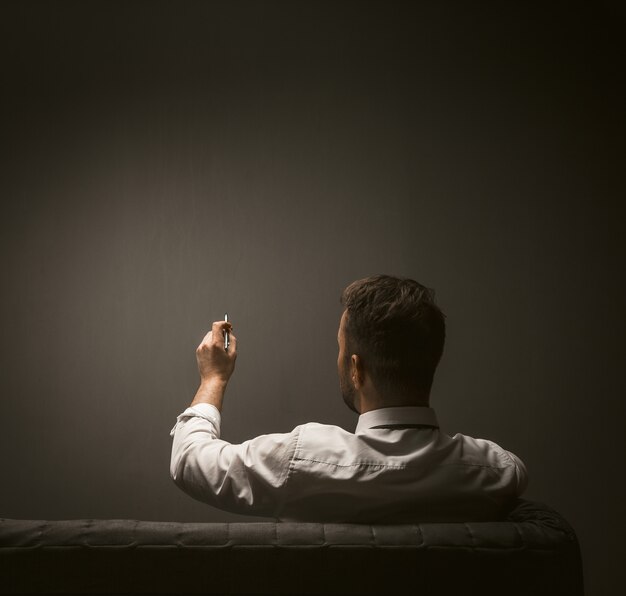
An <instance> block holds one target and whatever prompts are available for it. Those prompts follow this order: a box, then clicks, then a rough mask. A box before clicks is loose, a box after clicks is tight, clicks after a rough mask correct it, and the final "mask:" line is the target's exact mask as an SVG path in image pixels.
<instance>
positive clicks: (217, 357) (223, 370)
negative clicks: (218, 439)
mask: <svg viewBox="0 0 626 596" xmlns="http://www.w3.org/2000/svg"><path fill="white" fill-rule="evenodd" d="M232 329H233V326H232V325H231V324H230V323H228V322H226V321H215V323H213V327H212V329H211V331H209V332H208V333H207V334H206V335H205V336H204V339H203V340H202V342H201V343H200V345H199V346H198V348H197V349H196V360H197V362H198V372H199V373H200V387H199V388H198V392H197V393H196V397H195V398H194V400H193V402H192V403H191V405H192V406H193V405H195V404H198V403H208V404H212V405H214V406H215V407H216V408H217V409H218V410H221V408H222V400H223V398H224V391H225V390H226V384H227V383H228V380H229V379H230V376H231V375H232V374H233V370H235V360H237V338H236V337H235V336H234V335H233V333H232ZM224 331H228V333H229V335H230V343H229V346H228V351H226V349H225V348H224Z"/></svg>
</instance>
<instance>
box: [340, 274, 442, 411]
mask: <svg viewBox="0 0 626 596" xmlns="http://www.w3.org/2000/svg"><path fill="white" fill-rule="evenodd" d="M341 304H343V305H344V307H345V308H346V310H347V318H346V321H345V341H346V358H347V359H349V358H350V355H351V354H357V355H359V356H360V357H361V359H362V361H363V365H364V367H365V368H366V370H367V371H368V373H369V374H370V376H371V378H372V382H373V383H374V386H375V387H376V389H377V390H378V391H379V392H380V394H381V395H382V396H383V397H386V398H389V399H393V398H394V396H395V397H410V396H412V395H414V396H415V397H416V398H419V396H424V395H426V396H427V395H428V393H429V392H430V388H431V385H432V382H433V376H434V374H435V369H436V368H437V364H439V360H440V359H441V354H442V352H443V344H444V341H445V316H444V314H443V313H442V312H441V310H440V309H439V307H438V306H437V305H436V304H435V302H434V292H433V291H432V290H429V289H428V288H426V287H425V286H423V285H422V284H420V283H418V282H416V281H415V280H413V279H407V278H399V277H392V276H390V275H373V276H371V277H366V278H365V279H359V280H357V281H354V282H352V283H351V284H350V285H349V286H348V287H347V288H346V289H345V290H344V291H343V292H342V294H341Z"/></svg>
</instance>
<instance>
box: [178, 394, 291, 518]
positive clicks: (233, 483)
mask: <svg viewBox="0 0 626 596" xmlns="http://www.w3.org/2000/svg"><path fill="white" fill-rule="evenodd" d="M220 424H221V416H220V412H219V410H218V409H217V408H216V407H215V406H212V405H209V404H198V405H196V406H193V407H190V408H187V409H186V410H185V411H184V412H183V413H182V414H180V415H179V416H178V419H177V421H176V425H175V426H174V428H173V429H172V431H171V433H170V434H171V435H172V436H173V437H174V440H173V443H172V457H171V461H170V475H171V477H172V480H173V481H174V482H175V484H176V485H177V486H178V487H179V488H180V489H182V490H183V491H184V492H185V493H187V494H188V495H190V496H191V497H193V498H194V499H197V500H198V501H202V502H203V503H208V504H209V505H213V506H214V507H218V508H219V509H223V510H225V511H230V512H232V513H242V514H248V515H263V516H269V517H278V516H279V514H280V512H281V509H282V506H283V504H284V501H285V498H286V494H285V490H284V489H285V484H286V482H287V480H288V476H289V467H290V463H291V460H292V458H293V456H294V453H295V449H296V445H297V442H298V432H299V429H298V428H296V429H294V430H293V431H292V432H291V433H285V434H282V433H281V434H279V433H276V434H268V435H261V436H258V437H256V438H254V439H251V440H249V441H244V442H243V443H241V444H232V443H229V442H227V441H223V440H221V439H220Z"/></svg>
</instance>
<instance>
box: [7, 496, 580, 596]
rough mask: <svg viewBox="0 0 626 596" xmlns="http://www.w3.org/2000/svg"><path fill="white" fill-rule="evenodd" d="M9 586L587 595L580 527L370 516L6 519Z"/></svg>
mask: <svg viewBox="0 0 626 596" xmlns="http://www.w3.org/2000/svg"><path fill="white" fill-rule="evenodd" d="M0 583H1V586H0V593H2V594H240V595H241V594H416V595H417V594H420V595H422V594H424V595H439V594H464V595H466V594H480V595H481V596H484V595H489V594H494V595H495V594H498V595H499V596H501V595H522V594H525V595H526V594H528V595H532V596H541V595H544V594H545V595H550V596H555V595H560V594H563V595H568V596H578V595H582V594H583V577H582V562H581V557H580V549H579V545H578V541H577V538H576V534H575V533H574V531H573V529H572V528H571V527H570V525H569V524H568V523H567V522H566V521H565V519H563V517H562V516H561V515H559V513H557V512H556V511H555V510H553V509H551V508H550V507H548V506H546V505H544V504H542V503H537V502H533V501H529V500H525V499H518V500H517V501H516V502H515V503H514V504H513V506H512V507H511V508H510V509H509V510H508V511H507V512H506V513H505V515H504V517H503V519H502V520H501V521H495V522H469V523H457V522H453V523H415V524H401V525H381V524H371V525H361V524H334V523H333V524H331V523H328V524H323V523H273V522H271V523H270V522H256V523H255V522H251V523H177V522H150V521H136V520H120V519H110V520H96V519H81V520H67V521H40V520H17V519H0Z"/></svg>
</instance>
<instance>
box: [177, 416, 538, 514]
mask: <svg viewBox="0 0 626 596" xmlns="http://www.w3.org/2000/svg"><path fill="white" fill-rule="evenodd" d="M220 423H221V416H220V412H219V410H218V409H217V408H215V407H214V406H211V405H209V404H199V405H196V406H194V407H190V408H187V409H186V410H185V411H184V412H183V413H182V414H181V415H180V416H178V419H177V423H176V425H175V426H174V428H173V429H172V432H171V435H172V436H173V437H174V441H173V445H172V458H171V463H170V474H171V476H172V479H173V480H174V482H175V483H176V484H177V485H178V486H179V487H180V488H181V489H182V490H183V491H185V492H186V493H187V494H189V495H190V496H192V497H194V498H195V499H197V500H199V501H203V502H205V503H208V504H210V505H213V506H215V507H218V508H220V509H224V510H226V511H231V512H234V513H243V514H251V515H261V516H268V517H274V518H277V519H279V520H282V521H315V522H354V523H373V522H378V523H411V522H419V521H479V520H488V519H497V518H498V516H499V513H500V511H501V509H502V507H503V506H505V505H506V504H507V502H508V501H510V500H512V499H514V498H515V497H517V496H519V495H520V494H521V493H522V492H523V491H524V489H525V487H526V484H527V473H526V467H525V466H524V464H523V463H522V461H521V460H520V459H519V458H518V457H517V456H515V455H513V454H512V453H510V452H508V451H505V450H504V449H502V448H501V447H500V446H498V445H496V444H495V443H493V442H491V441H487V440H484V439H473V438H471V437H468V436H465V435H461V434H456V435H454V436H453V437H450V436H448V435H446V434H444V433H443V432H441V431H440V430H439V425H438V423H437V418H436V416H435V412H434V410H432V409H431V408H426V407H401V408H381V409H378V410H372V411H370V412H366V413H365V414H362V415H361V416H359V420H358V423H357V426H356V430H355V432H354V433H351V432H348V431H346V430H344V429H342V428H340V427H338V426H332V425H327V424H317V423H308V424H302V425H300V426H297V427H296V428H294V429H293V430H292V431H291V432H290V433H281V434H268V435H261V436H259V437H256V438H254V439H250V440H248V441H244V442H243V443H241V444H238V445H236V444H231V443H228V442H226V441H222V440H221V439H220ZM381 427H387V428H381ZM389 427H391V428H389Z"/></svg>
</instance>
